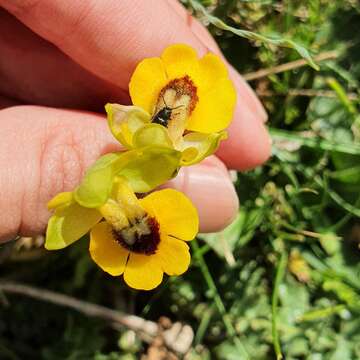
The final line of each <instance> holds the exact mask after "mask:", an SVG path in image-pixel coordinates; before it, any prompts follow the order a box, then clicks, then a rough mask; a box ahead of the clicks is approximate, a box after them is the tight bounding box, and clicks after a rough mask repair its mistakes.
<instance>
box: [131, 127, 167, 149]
mask: <svg viewBox="0 0 360 360" xmlns="http://www.w3.org/2000/svg"><path fill="white" fill-rule="evenodd" d="M133 145H134V147H135V148H141V147H145V146H152V145H154V146H165V147H169V148H173V147H174V146H173V143H172V141H171V139H170V137H169V133H168V130H167V128H166V127H164V126H162V125H159V124H146V125H144V126H143V127H142V128H140V129H139V130H137V131H136V132H135V134H134V137H133Z"/></svg>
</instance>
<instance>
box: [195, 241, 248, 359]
mask: <svg viewBox="0 0 360 360" xmlns="http://www.w3.org/2000/svg"><path fill="white" fill-rule="evenodd" d="M191 247H192V249H193V251H194V254H195V256H196V258H197V260H198V261H199V265H200V270H201V272H202V275H203V277H204V279H205V282H206V284H207V286H208V288H209V290H210V291H211V294H212V297H213V299H214V303H215V305H216V307H217V310H218V311H219V313H220V315H221V317H222V320H223V323H224V326H225V329H226V332H227V333H228V335H229V336H230V337H231V338H233V341H234V344H235V346H236V348H237V349H238V351H239V354H241V355H242V359H247V360H248V359H250V356H249V354H248V352H247V351H246V349H245V347H244V345H243V344H242V343H241V341H240V339H239V338H238V337H237V335H236V331H235V329H234V327H233V325H232V323H231V321H230V318H229V315H228V313H227V312H226V309H225V305H224V303H223V301H222V299H221V297H220V294H219V292H218V290H217V288H216V285H215V282H214V279H213V278H212V276H211V274H210V272H209V268H208V266H207V264H206V262H205V260H204V258H203V255H202V253H201V252H200V251H199V250H200V248H199V244H198V243H197V240H196V239H195V240H193V241H192V242H191Z"/></svg>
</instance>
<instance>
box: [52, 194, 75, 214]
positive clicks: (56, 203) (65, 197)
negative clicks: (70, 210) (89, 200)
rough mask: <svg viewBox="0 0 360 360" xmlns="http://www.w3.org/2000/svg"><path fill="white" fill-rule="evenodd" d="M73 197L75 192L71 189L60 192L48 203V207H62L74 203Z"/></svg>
mask: <svg viewBox="0 0 360 360" xmlns="http://www.w3.org/2000/svg"><path fill="white" fill-rule="evenodd" d="M73 198H74V197H73V193H72V192H71V191H66V192H62V193H59V194H57V195H55V196H54V197H53V198H52V199H51V200H50V201H49V202H48V203H47V207H48V209H49V210H53V209H57V208H62V207H64V206H67V205H69V204H70V203H72V202H73Z"/></svg>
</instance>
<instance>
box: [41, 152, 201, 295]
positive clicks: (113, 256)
mask: <svg viewBox="0 0 360 360" xmlns="http://www.w3.org/2000/svg"><path fill="white" fill-rule="evenodd" d="M149 151H150V152H151V151H154V149H151V150H149ZM125 154H127V153H125ZM146 154H148V151H146ZM162 156H163V154H160V155H159V154H157V158H156V159H158V160H159V158H161V157H162ZM145 157H146V158H147V159H148V155H146V156H145ZM127 158H128V159H129V157H127ZM156 159H153V161H152V162H151V161H150V165H151V164H152V165H153V166H154V165H155V166H156V161H157V160H156ZM122 160H123V159H122ZM148 160H149V159H148ZM123 161H124V160H123ZM138 161H140V160H138ZM118 162H119V156H118V155H117V154H109V155H105V156H104V157H103V158H102V159H100V160H98V162H97V164H95V165H94V166H93V167H92V168H91V169H90V170H89V171H88V173H87V174H86V176H85V177H84V179H83V182H82V183H81V184H80V186H79V187H78V188H77V189H76V190H75V191H74V192H65V193H60V194H58V195H57V196H55V197H54V198H53V199H52V200H51V201H50V202H49V204H48V206H49V208H50V209H53V210H54V214H53V216H52V217H51V218H50V220H49V223H48V228H47V233H46V242H45V247H46V248H47V249H48V250H57V249H61V248H64V247H66V246H68V245H70V244H72V243H73V242H74V241H76V240H78V239H79V238H81V237H82V236H83V235H85V234H86V233H88V232H89V231H90V254H91V257H92V258H93V260H94V261H95V262H96V263H97V264H98V265H99V266H100V267H101V268H102V269H103V270H104V271H106V272H108V273H109V274H111V275H114V276H115V275H121V274H123V275H124V279H125V282H126V283H127V284H128V285H129V286H131V287H133V288H135V289H143V290H150V289H153V288H155V287H156V286H158V285H159V284H160V283H161V281H162V278H163V273H166V274H168V275H180V274H182V273H183V272H185V271H186V270H187V268H188V266H189V263H190V254H189V249H188V246H187V244H186V243H185V241H188V240H192V239H193V238H194V237H195V235H196V233H197V231H198V222H199V221H198V215H197V211H196V209H195V208H194V206H193V205H192V203H191V201H190V200H189V199H188V198H187V197H186V196H185V195H183V194H182V193H180V192H178V191H176V190H172V189H166V190H160V191H155V192H153V193H151V194H149V195H147V196H145V197H144V198H142V199H138V198H137V197H136V195H135V193H134V190H133V189H134V187H135V188H143V187H144V184H143V183H145V188H146V187H148V186H149V183H148V182H147V180H148V179H147V178H146V176H145V175H144V176H143V177H141V176H140V177H139V176H138V175H139V174H137V173H136V172H134V171H135V170H134V169H132V167H131V166H130V167H129V168H126V166H125V167H120V168H118V167H119V166H120V165H119V164H118ZM161 162H162V163H163V162H164V159H163V158H162V160H161ZM176 163H177V162H176ZM114 164H116V165H114ZM171 164H173V162H172V160H171V161H170V162H169V163H168V164H167V166H170V167H171ZM110 165H111V167H112V168H114V166H115V170H116V173H117V175H116V176H113V177H112V179H111V182H109V183H108V185H106V179H107V176H108V175H107V174H108V172H109V166H110ZM128 165H129V164H128ZM130 165H132V164H131V162H130ZM137 165H141V164H140V163H139V162H137ZM104 169H105V170H104ZM121 169H122V170H121ZM129 171H130V173H129ZM170 171H171V170H170ZM112 172H114V169H112ZM129 175H132V177H131V176H130V179H129V178H128V179H127V178H126V176H129ZM149 176H150V175H149ZM150 178H151V176H150ZM99 180H102V181H100V183H98V181H99ZM106 186H109V188H107V189H106Z"/></svg>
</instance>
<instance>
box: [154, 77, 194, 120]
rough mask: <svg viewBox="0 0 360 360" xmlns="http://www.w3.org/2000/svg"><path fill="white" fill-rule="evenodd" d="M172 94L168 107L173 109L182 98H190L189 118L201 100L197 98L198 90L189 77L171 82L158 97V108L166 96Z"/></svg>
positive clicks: (188, 104)
mask: <svg viewBox="0 0 360 360" xmlns="http://www.w3.org/2000/svg"><path fill="white" fill-rule="evenodd" d="M170 92H171V93H172V96H171V98H172V99H171V100H172V101H171V103H168V102H166V105H167V106H168V107H170V108H171V107H172V106H173V105H174V104H175V103H177V102H178V101H179V100H180V99H181V98H184V97H186V98H188V99H189V100H188V103H187V109H186V110H187V113H188V114H187V115H188V116H189V115H190V114H191V113H192V111H193V110H194V108H195V106H196V103H197V102H198V100H199V98H198V96H197V88H196V86H195V84H194V83H193V81H192V80H191V79H190V77H189V76H187V75H185V76H184V77H182V78H179V79H174V80H171V81H170V82H169V83H168V84H167V85H166V86H165V87H164V88H163V89H162V90H161V91H160V94H159V97H158V106H159V104H161V102H162V101H163V100H164V99H165V100H166V95H167V94H169V93H170Z"/></svg>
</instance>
